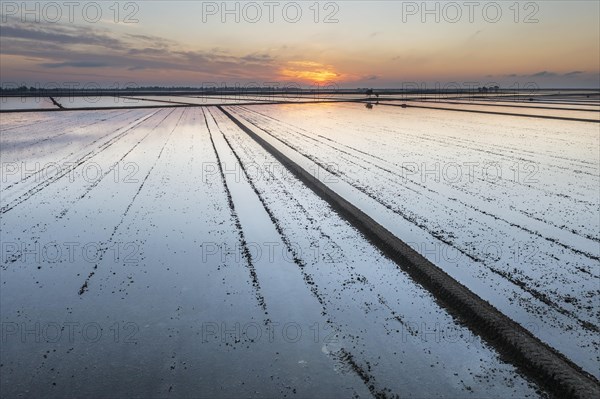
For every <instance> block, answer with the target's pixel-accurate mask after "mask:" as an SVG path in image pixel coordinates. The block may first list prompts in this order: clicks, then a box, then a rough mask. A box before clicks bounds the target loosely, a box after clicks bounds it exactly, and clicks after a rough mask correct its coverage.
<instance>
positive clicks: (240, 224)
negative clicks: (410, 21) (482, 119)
mask: <svg viewBox="0 0 600 399" xmlns="http://www.w3.org/2000/svg"><path fill="white" fill-rule="evenodd" d="M348 107H349V108H348V109H349V110H352V111H353V112H354V108H352V107H350V106H348ZM277 109H278V108H273V112H274V113H276V111H277ZM324 109H330V108H327V107H325V108H324ZM359 110H361V111H362V109H359ZM303 112H304V111H303ZM30 115H31V120H30V121H26V120H25V119H23V118H21V117H19V116H14V114H11V115H10V118H9V119H5V118H3V119H2V140H3V141H2V147H1V148H2V149H1V151H2V157H3V170H2V179H3V184H2V188H1V189H2V191H1V194H2V196H1V201H0V211H1V212H2V218H1V221H0V227H1V232H0V234H1V239H2V245H3V258H2V264H1V267H2V272H1V274H0V284H1V287H2V289H1V290H0V299H1V301H0V302H1V304H2V316H1V317H2V325H3V329H4V330H3V334H4V335H3V339H4V338H5V339H6V343H7V344H6V345H3V346H2V347H3V349H2V365H1V367H2V373H1V379H2V381H1V382H2V385H3V387H4V388H3V392H6V394H7V395H9V396H17V395H19V394H21V393H24V392H25V393H27V394H28V395H30V396H40V395H42V394H47V392H52V390H53V389H56V390H57V392H61V395H64V394H66V395H68V396H76V395H77V396H80V395H93V394H94V392H99V391H100V390H103V389H108V388H110V391H111V392H113V393H114V395H116V396H130V395H132V394H133V393H135V394H136V395H140V396H144V397H164V396H168V395H178V396H206V397H231V396H239V395H240V394H241V395H242V396H244V395H245V396H263V397H264V396H266V397H281V396H294V395H297V396H299V397H340V396H341V397H346V396H351V397H370V396H384V395H386V396H393V395H399V396H408V397H411V396H414V397H430V396H444V395H448V396H453V397H462V396H465V395H471V394H472V395H476V396H478V397H499V398H500V397H508V396H517V397H535V396H538V395H540V394H542V392H540V391H539V390H538V388H537V387H536V386H535V385H534V384H533V383H531V382H530V381H528V380H526V379H525V378H524V377H523V376H522V375H521V373H520V372H519V370H517V369H515V367H514V366H512V365H510V364H508V363H506V361H505V360H504V359H502V358H500V356H499V355H498V353H497V352H496V351H495V350H494V349H492V348H490V347H489V346H488V345H487V344H486V343H484V342H483V341H482V340H481V339H480V338H479V337H478V336H477V335H476V334H475V333H473V332H472V331H470V330H468V329H467V328H466V327H464V326H462V325H461V324H460V323H458V322H457V321H456V320H455V319H454V318H453V317H451V316H450V315H449V314H448V313H447V312H446V310H444V309H443V308H442V307H440V305H439V304H438V302H437V301H436V300H435V299H434V297H433V296H432V295H431V294H430V293H428V292H427V291H426V290H424V289H423V288H422V287H421V286H419V285H417V284H416V283H414V282H413V281H412V280H411V278H410V277H408V275H406V274H405V273H404V272H402V271H401V270H400V269H399V268H398V265H396V264H395V263H394V262H392V261H391V260H389V259H388V258H386V257H385V256H383V255H382V254H381V253H380V252H379V250H377V249H376V248H375V247H374V246H373V245H372V244H371V243H370V242H369V241H368V240H367V239H366V238H365V237H363V236H362V235H361V234H360V233H358V232H357V231H356V230H355V229H354V228H353V227H351V226H350V225H349V224H348V223H347V222H346V221H345V220H344V219H342V218H341V217H340V216H339V215H338V214H337V213H336V212H335V211H334V210H333V209H332V208H330V207H329V206H328V205H327V203H325V202H324V201H322V200H321V199H319V198H318V197H317V196H316V195H315V194H314V193H313V192H312V191H310V190H309V189H308V188H307V187H305V186H304V185H303V184H302V183H301V182H300V181H299V180H297V179H296V178H294V177H293V176H291V175H290V174H289V173H286V169H285V168H284V167H283V165H281V164H280V163H279V162H278V161H277V160H275V159H274V158H273V157H271V156H270V155H269V154H268V153H266V152H265V151H264V150H263V149H262V148H261V147H260V146H259V145H258V144H257V143H256V142H254V141H253V140H252V139H250V137H249V136H247V135H246V134H245V133H244V132H243V131H242V130H240V129H239V128H238V127H237V126H236V125H235V124H233V123H232V121H231V120H229V119H228V118H227V117H226V116H225V115H224V114H223V113H222V112H221V111H220V110H218V109H216V108H200V107H197V108H177V109H168V108H166V109H148V110H139V109H138V110H135V109H133V110H110V111H84V112H72V113H71V112H69V113H67V112H59V113H51V115H50V116H48V115H40V114H37V113H32V114H30ZM5 121H6V122H5ZM290 134H291V133H290ZM315 153H316V151H315ZM5 156H6V159H7V161H6V162H4V159H5ZM340 160H341V158H339V157H338V159H337V161H340ZM4 166H6V167H4ZM5 178H6V181H5V180H4V179H5ZM140 370H143V374H142V375H140V376H139V377H138V378H136V379H135V383H131V380H129V379H123V378H122V374H123V373H134V374H136V375H139V374H140ZM425 381H427V383H425Z"/></svg>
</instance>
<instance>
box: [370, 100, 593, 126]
mask: <svg viewBox="0 0 600 399" xmlns="http://www.w3.org/2000/svg"><path fill="white" fill-rule="evenodd" d="M410 101H413V100H410ZM363 102H373V100H363ZM377 105H385V106H388V107H401V108H421V109H437V110H440V111H455V112H471V113H475V114H488V115H504V116H518V117H524V118H538V119H554V120H561V121H571V122H591V123H600V119H587V118H571V117H567V116H551V115H532V114H517V113H513V112H499V111H483V110H477V109H458V108H448V107H428V106H425V105H411V104H406V103H404V104H388V103H382V102H379V101H378V102H377ZM592 112H594V111H592Z"/></svg>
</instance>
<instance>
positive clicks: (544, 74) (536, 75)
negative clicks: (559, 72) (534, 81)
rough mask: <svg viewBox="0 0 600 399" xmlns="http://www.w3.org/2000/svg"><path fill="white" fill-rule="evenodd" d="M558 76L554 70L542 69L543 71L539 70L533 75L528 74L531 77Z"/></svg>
mask: <svg viewBox="0 0 600 399" xmlns="http://www.w3.org/2000/svg"><path fill="white" fill-rule="evenodd" d="M554 76H556V73H554V72H548V71H541V72H537V73H534V74H531V75H527V77H531V78H549V77H554Z"/></svg>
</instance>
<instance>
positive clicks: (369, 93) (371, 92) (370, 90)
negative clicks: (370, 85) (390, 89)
mask: <svg viewBox="0 0 600 399" xmlns="http://www.w3.org/2000/svg"><path fill="white" fill-rule="evenodd" d="M365 94H366V95H367V96H369V97H371V96H372V95H373V89H367V91H366V92H365Z"/></svg>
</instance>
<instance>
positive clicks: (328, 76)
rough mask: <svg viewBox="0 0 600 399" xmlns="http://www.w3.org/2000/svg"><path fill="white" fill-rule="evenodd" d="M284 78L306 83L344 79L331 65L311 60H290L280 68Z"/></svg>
mask: <svg viewBox="0 0 600 399" xmlns="http://www.w3.org/2000/svg"><path fill="white" fill-rule="evenodd" d="M280 74H281V76H282V77H283V78H284V79H294V80H299V81H302V82H306V83H326V82H332V81H341V80H344V79H343V78H344V77H343V76H342V74H340V73H338V72H336V71H335V70H334V69H333V66H331V65H324V64H320V63H318V62H312V61H290V62H288V63H287V64H286V66H285V67H283V68H282V69H281V70H280Z"/></svg>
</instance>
